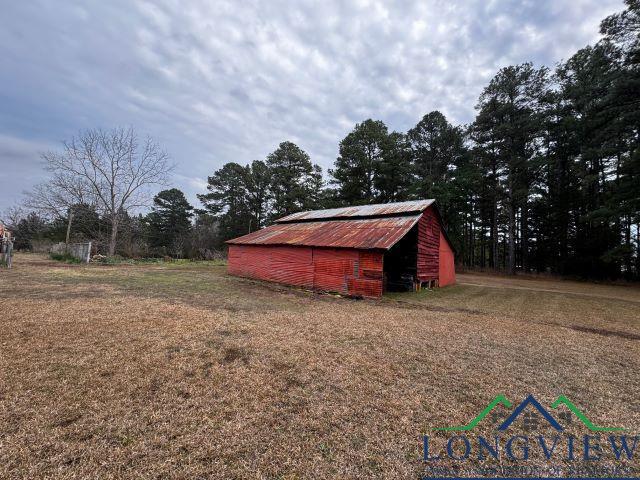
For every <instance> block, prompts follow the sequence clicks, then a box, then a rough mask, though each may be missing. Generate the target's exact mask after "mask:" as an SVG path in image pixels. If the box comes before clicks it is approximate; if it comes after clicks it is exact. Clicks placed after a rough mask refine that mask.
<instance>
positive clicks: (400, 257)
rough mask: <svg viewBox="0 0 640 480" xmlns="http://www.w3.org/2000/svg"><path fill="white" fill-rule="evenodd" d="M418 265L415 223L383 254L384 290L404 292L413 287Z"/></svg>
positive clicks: (416, 228)
mask: <svg viewBox="0 0 640 480" xmlns="http://www.w3.org/2000/svg"><path fill="white" fill-rule="evenodd" d="M417 266H418V226H417V225H415V226H414V227H413V228H412V229H411V230H410V231H409V232H408V233H407V234H406V235H405V236H404V237H403V238H402V239H401V240H400V241H399V242H398V243H396V244H395V245H394V246H393V247H391V248H390V249H389V251H387V252H386V253H385V254H384V280H385V287H384V289H385V291H388V292H406V291H411V290H413V288H414V284H415V280H416V276H417V273H418V272H417Z"/></svg>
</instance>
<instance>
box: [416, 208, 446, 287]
mask: <svg viewBox="0 0 640 480" xmlns="http://www.w3.org/2000/svg"><path fill="white" fill-rule="evenodd" d="M439 255H440V222H439V220H438V217H437V215H436V214H435V212H434V211H433V209H431V208H429V209H427V210H426V211H425V212H424V213H423V214H422V217H421V218H420V220H419V221H418V269H417V271H418V280H420V281H421V282H426V281H428V280H437V279H438V275H439Z"/></svg>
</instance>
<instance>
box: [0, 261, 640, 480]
mask: <svg viewBox="0 0 640 480" xmlns="http://www.w3.org/2000/svg"><path fill="white" fill-rule="evenodd" d="M14 266H15V268H14V269H13V270H11V271H7V270H0V302H1V305H2V306H1V307H0V308H1V318H2V322H1V323H0V372H1V375H0V478H25V479H27V478H28V479H32V478H77V479H81V478H82V479H84V478H149V479H151V478H154V479H155V478H184V479H191V478H364V477H374V478H378V477H380V478H418V477H419V476H420V475H421V474H423V473H424V472H425V464H424V463H423V462H422V458H421V457H422V435H423V434H424V433H431V429H432V428H433V427H439V426H447V425H456V424H465V423H467V422H468V421H469V420H470V419H472V418H473V417H474V416H475V415H476V414H477V413H478V412H479V411H480V410H481V409H482V408H484V407H485V406H486V405H487V403H488V402H489V401H491V400H492V399H493V398H494V397H495V396H496V395H498V394H500V393H503V394H505V395H506V396H507V397H508V398H510V399H511V400H513V401H514V402H516V401H520V400H521V399H523V398H524V397H525V396H526V395H527V394H529V393H533V394H534V395H535V396H536V398H538V399H539V400H541V401H542V402H543V403H544V404H545V405H549V404H550V403H551V402H552V401H553V400H555V398H556V397H557V396H558V395H560V394H564V395H566V396H567V397H569V398H570V399H571V400H572V401H573V402H574V403H575V404H576V405H578V406H579V407H580V408H581V409H582V410H583V411H584V412H585V413H586V414H587V415H588V416H589V417H590V418H591V420H593V421H594V422H595V423H598V424H602V425H622V426H626V427H629V428H631V429H632V430H633V427H640V402H639V401H638V393H639V392H640V289H638V288H637V287H619V286H605V285H593V284H587V283H576V282H560V281H546V280H521V279H518V280H511V279H505V278H498V277H490V276H482V275H460V276H459V278H458V281H459V284H458V285H456V286H453V287H448V288H444V289H440V290H437V291H432V292H429V291H426V292H421V293H419V294H395V295H389V296H386V297H385V298H383V299H382V300H380V301H369V300H364V301H356V300H350V299H344V298H339V297H334V296H329V295H317V294H313V293H309V292H304V291H300V290H296V289H289V288H286V287H282V286H277V285H270V284H265V283H260V282H255V281H250V280H245V279H238V278H234V277H230V276H228V275H227V274H226V271H225V267H216V266H211V265H200V264H193V265H180V266H171V265H165V266H163V265H144V266H115V267H114V266H77V265H73V266H71V265H63V264H59V263H56V262H53V261H50V260H48V259H45V258H44V257H40V256H35V255H16V258H15V262H14ZM578 427H579V426H578V425H575V428H576V432H577V433H579V434H582V433H584V432H583V431H582V430H581V429H580V428H578ZM492 428H494V427H492V426H491V425H485V426H484V427H483V428H479V431H480V432H481V433H483V434H486V435H493V433H492V432H493V430H492ZM518 428H520V427H518ZM474 432H475V431H474ZM635 432H636V434H637V432H638V428H635ZM474 434H475V433H473V432H471V433H469V435H474ZM436 436H437V435H436ZM639 450H640V447H639ZM638 456H640V452H638V454H637V456H636V458H637V457H638ZM634 463H635V466H638V465H637V463H638V462H637V460H636V461H635V462H634ZM459 468H462V467H459ZM461 472H462V473H464V472H463V470H461Z"/></svg>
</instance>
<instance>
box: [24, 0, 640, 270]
mask: <svg viewBox="0 0 640 480" xmlns="http://www.w3.org/2000/svg"><path fill="white" fill-rule="evenodd" d="M601 33H602V36H603V37H602V39H601V40H600V41H599V42H598V43H597V44H595V45H591V46H587V47H585V48H583V49H581V50H579V51H578V52H576V53H575V54H574V55H573V56H572V57H571V58H569V59H568V60H566V61H564V62H562V63H560V64H558V65H557V66H556V67H555V68H554V69H549V68H547V67H535V66H534V65H533V64H531V63H523V64H520V65H514V66H508V67H505V68H502V69H501V70H500V71H499V72H497V74H496V75H495V76H494V77H493V78H492V79H491V81H490V82H489V84H488V85H487V86H486V87H485V88H484V89H483V91H482V93H481V95H480V97H479V99H478V102H477V104H476V106H475V109H476V116H475V119H474V120H473V122H471V123H470V124H468V125H453V124H451V123H450V122H449V120H448V119H447V118H446V117H445V116H444V115H443V114H442V113H441V112H438V111H434V112H430V113H427V114H426V115H424V117H423V118H422V119H421V120H420V121H419V122H418V123H417V124H416V125H415V126H414V127H412V128H410V129H409V130H408V131H406V132H396V131H389V129H388V127H387V126H386V125H385V124H384V123H383V122H382V121H380V120H373V119H367V120H364V121H362V122H361V123H358V124H356V125H355V127H354V128H353V130H352V131H351V132H349V133H348V134H347V135H346V136H345V138H343V139H342V141H340V143H339V148H338V157H337V159H336V160H335V163H334V165H333V168H331V169H329V170H328V172H327V176H326V177H325V176H323V172H322V169H321V168H320V167H319V166H318V165H316V164H314V163H313V162H312V160H311V158H310V157H309V155H308V154H307V153H306V152H305V151H304V150H302V149H301V148H300V147H299V146H297V145H295V144H294V143H292V142H288V141H287V142H282V143H281V144H280V145H279V146H278V147H277V149H276V150H275V151H274V152H272V153H271V154H269V155H268V156H267V157H266V158H265V159H263V160H255V161H253V162H251V163H249V164H248V165H242V164H240V163H236V162H230V163H227V164H225V165H224V166H223V167H222V168H220V169H219V170H217V171H215V172H214V173H213V174H212V175H211V176H210V177H209V178H208V183H207V191H206V192H203V193H201V194H199V195H198V199H199V201H200V202H201V204H202V205H201V208H194V207H192V206H191V205H189V203H188V202H187V200H186V198H185V196H184V194H183V193H182V192H180V191H179V190H177V189H169V190H163V191H161V192H160V193H159V194H157V195H156V196H155V198H154V199H153V204H152V208H151V211H150V212H149V213H148V214H146V215H138V216H137V217H135V216H130V215H129V213H128V212H129V211H131V210H133V209H135V207H137V206H139V205H142V204H144V200H145V199H144V194H145V193H146V192H148V187H149V186H152V185H162V184H164V183H166V178H167V175H168V173H169V172H170V171H171V167H170V165H169V164H168V161H167V157H166V155H165V154H164V153H163V152H162V151H161V150H160V149H159V147H158V146H157V145H156V144H155V143H154V142H153V141H151V140H149V139H147V140H146V141H141V142H139V140H138V138H137V136H136V135H135V132H133V131H132V130H131V129H129V130H114V131H112V132H102V131H91V132H85V133H84V134H82V135H81V136H80V137H79V138H78V139H75V140H73V141H72V142H70V143H68V144H65V149H64V151H63V152H62V153H49V154H45V155H44V159H45V161H46V163H47V166H48V168H49V170H50V171H51V173H52V178H51V180H50V181H48V182H46V183H45V184H43V185H41V186H39V187H36V189H34V191H33V192H32V193H31V195H30V196H29V202H27V205H28V207H29V208H30V210H31V213H30V214H29V215H28V216H27V217H29V218H30V220H29V219H28V218H26V217H25V218H22V219H21V221H22V222H23V224H22V227H20V222H13V224H14V228H15V229H18V230H19V229H21V228H22V229H23V230H25V231H26V230H29V229H31V230H34V229H36V230H37V229H38V228H40V232H41V233H39V235H40V236H43V235H53V236H55V235H57V237H58V238H60V237H63V236H64V232H65V230H66V236H67V237H69V235H72V236H73V235H75V236H76V237H78V236H81V237H90V236H91V235H93V236H94V237H95V238H99V239H103V244H104V245H105V250H106V252H108V253H109V254H114V253H116V252H120V253H124V254H128V255H135V254H148V255H160V254H165V255H172V256H192V257H202V256H205V257H206V256H207V255H209V253H208V252H212V251H215V250H219V249H221V248H223V246H224V241H225V240H227V239H229V238H233V237H236V236H239V235H244V234H246V233H249V232H252V231H255V230H257V229H259V228H262V227H264V226H266V225H268V224H270V223H271V222H273V220H274V219H276V218H279V217H282V216H285V215H288V214H290V213H295V212H298V211H303V210H312V209H318V208H333V207H339V206H345V205H362V204H370V203H379V202H394V201H403V200H411V199H420V198H434V199H436V201H437V203H438V205H439V208H440V210H441V211H442V214H443V218H444V221H445V223H446V226H447V229H448V232H449V236H450V238H451V239H452V241H453V243H454V247H455V248H456V259H457V262H458V263H459V264H460V265H462V266H464V267H466V268H481V269H493V270H499V271H504V272H507V273H511V274H513V273H515V272H517V271H520V272H550V273H556V274H560V275H576V276H583V277H597V278H620V277H624V278H627V279H638V278H639V277H640V254H639V249H640V149H639V148H638V147H639V142H640V138H639V131H640V113H639V112H640V108H639V107H640V75H639V73H640V40H639V35H640V2H639V1H637V0H626V10H624V11H623V12H620V13H617V14H614V15H611V16H609V17H607V18H606V19H604V20H603V21H602V23H601ZM45 213H46V214H48V216H47V215H45V216H46V217H47V218H49V220H47V221H44V220H43V219H42V218H41V216H39V215H43V214H45ZM74 217H75V221H74V220H73V218H74ZM36 220H37V221H36ZM38 221H39V222H40V223H42V222H44V223H46V224H47V226H46V227H43V226H42V225H40V227H37V225H36V224H37V223H38ZM47 222H48V223H47ZM71 225H75V228H71ZM65 226H66V227H65ZM83 228H84V229H85V230H84V231H83ZM89 231H92V232H93V233H92V234H91V235H90V234H89ZM42 232H49V233H46V234H44V233H42ZM55 232H57V233H55ZM95 232H98V234H97V233H95ZM30 235H31V237H34V236H33V234H30ZM24 238H30V237H28V236H25V237H24ZM127 238H128V239H129V240H128V241H129V243H127Z"/></svg>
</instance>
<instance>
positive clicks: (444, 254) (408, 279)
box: [227, 200, 455, 297]
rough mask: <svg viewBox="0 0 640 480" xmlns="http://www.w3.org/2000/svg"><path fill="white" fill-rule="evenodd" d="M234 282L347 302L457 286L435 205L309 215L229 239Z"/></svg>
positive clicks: (348, 209) (393, 205)
mask: <svg viewBox="0 0 640 480" xmlns="http://www.w3.org/2000/svg"><path fill="white" fill-rule="evenodd" d="M227 243H228V244H229V264H228V271H229V273H230V274H232V275H238V276H243V277H250V278H257V279H261V280H269V281H274V282H279V283H284V284H289V285H297V286H301V287H306V288H311V289H314V290H320V291H328V292H337V293H341V294H344V295H350V296H362V297H380V296H381V295H382V293H383V292H385V291H393V290H417V289H420V288H422V287H423V286H428V287H436V286H441V287H443V286H446V285H451V284H453V283H455V268H454V251H453V247H452V246H451V243H450V242H449V239H448V238H447V235H446V232H445V231H444V228H443V226H442V218H441V217H440V213H439V212H438V210H437V208H436V206H435V203H434V200H416V201H410V202H398V203H385V204H377V205H363V206H354V207H345V208H332V209H328V210H314V211H309V212H300V213H294V214H292V215H288V216H286V217H283V218H281V219H279V220H276V222H275V224H273V225H271V226H269V227H266V228H263V229H262V230H258V231H256V232H252V233H249V234H248V235H244V236H242V237H238V238H234V239H233V240H229V241H228V242H227Z"/></svg>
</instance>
